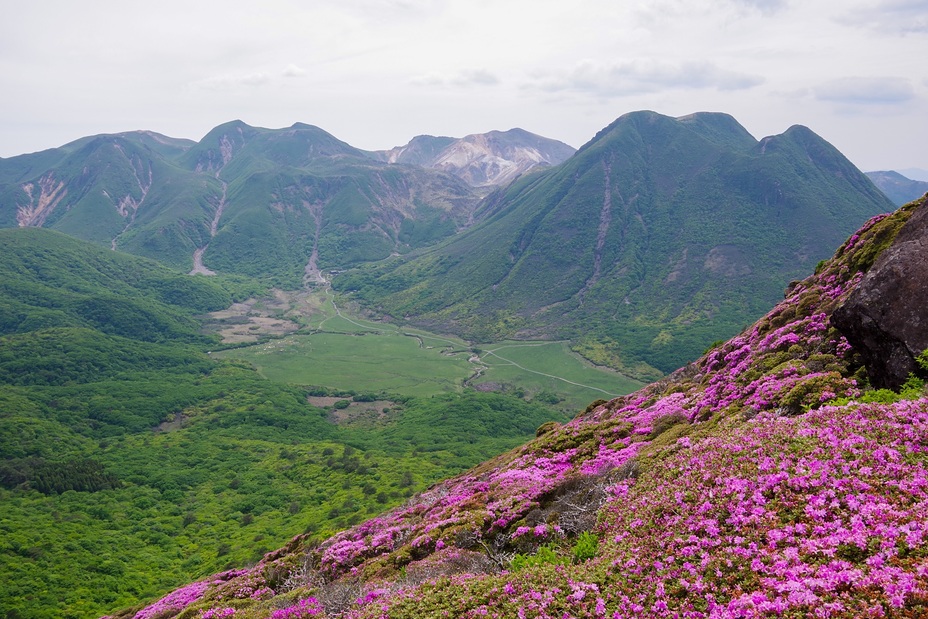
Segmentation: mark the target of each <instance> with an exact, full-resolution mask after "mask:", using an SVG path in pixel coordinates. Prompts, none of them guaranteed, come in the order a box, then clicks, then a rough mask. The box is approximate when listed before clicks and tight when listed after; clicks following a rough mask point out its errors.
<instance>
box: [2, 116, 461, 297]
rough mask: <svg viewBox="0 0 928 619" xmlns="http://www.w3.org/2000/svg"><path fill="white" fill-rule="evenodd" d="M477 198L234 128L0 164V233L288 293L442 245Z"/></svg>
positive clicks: (282, 136) (325, 146)
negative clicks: (329, 274)
mask: <svg viewBox="0 0 928 619" xmlns="http://www.w3.org/2000/svg"><path fill="white" fill-rule="evenodd" d="M477 199H478V197H477V195H476V194H475V193H474V191H473V189H472V188H471V187H469V186H468V185H467V184H466V183H464V182H463V181H462V180H460V179H459V178H458V177H456V176H453V175H451V174H446V173H443V172H440V171H436V170H431V169H425V168H421V167H415V166H408V165H387V164H386V163H382V162H378V161H375V160H373V159H372V158H371V157H369V156H368V155H366V154H365V153H363V152H362V151H360V150H358V149H355V148H354V147H352V146H350V145H348V144H346V143H344V142H342V141H340V140H338V139H337V138H335V137H334V136H332V135H330V134H329V133H327V132H325V131H323V130H322V129H319V128H318V127H313V126H311V125H306V124H302V123H297V124H295V125H293V126H292V127H289V128H286V129H278V130H271V129H260V128H256V127H250V126H249V125H246V124H245V123H243V122H240V121H234V122H230V123H226V124H224V125H220V126H218V127H216V128H215V129H213V130H212V131H210V132H209V133H208V134H207V135H206V136H205V137H204V138H203V139H202V140H200V141H199V142H197V143H194V142H191V141H189V140H175V139H172V138H167V137H164V136H160V135H158V134H154V133H151V132H130V133H121V134H114V135H100V136H94V137H88V138H83V139H81V140H78V141H76V142H72V143H71V144H68V145H65V146H63V147H61V148H58V149H51V150H49V151H44V152H42V153H36V154H32V155H23V156H20V157H12V158H9V159H3V160H0V227H17V226H19V227H22V226H29V227H47V228H53V229H56V230H59V231H61V232H65V233H67V234H69V235H72V236H75V237H78V238H81V239H85V240H90V241H93V242H96V243H98V244H101V245H104V246H107V247H110V248H112V249H119V250H122V251H127V252H130V253H133V254H138V255H142V256H147V257H150V258H155V259H157V260H159V261H161V262H164V263H165V264H169V265H172V266H175V267H178V268H181V269H185V270H192V271H194V272H200V273H206V274H210V273H212V272H214V271H222V272H235V273H242V274H247V275H251V276H259V277H265V278H269V279H271V280H272V281H274V282H276V283H279V284H281V285H287V286H290V287H298V286H299V285H301V283H303V279H304V278H305V279H306V280H308V281H313V280H319V279H320V278H321V277H322V275H321V270H322V269H328V268H338V267H345V266H350V265H354V264H358V263H360V262H364V261H367V260H377V259H381V258H385V257H387V256H389V255H390V254H391V253H397V252H398V253H404V252H407V251H409V250H410V249H412V248H416V247H421V246H424V245H427V244H429V243H432V242H435V241H436V240H439V239H441V238H443V237H446V236H449V235H451V234H453V233H455V232H456V231H457V230H458V228H459V227H460V226H462V225H463V224H464V223H465V222H467V221H469V219H470V216H471V212H472V210H473V207H474V206H475V205H476V203H477Z"/></svg>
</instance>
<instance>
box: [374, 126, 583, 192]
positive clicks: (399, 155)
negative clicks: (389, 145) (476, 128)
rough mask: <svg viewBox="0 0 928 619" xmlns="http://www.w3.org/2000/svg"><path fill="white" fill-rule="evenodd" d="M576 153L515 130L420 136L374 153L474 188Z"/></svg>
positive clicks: (502, 182)
mask: <svg viewBox="0 0 928 619" xmlns="http://www.w3.org/2000/svg"><path fill="white" fill-rule="evenodd" d="M574 152H575V151H574V149H573V147H571V146H568V145H567V144H564V143H563V142H559V141H557V140H552V139H550V138H545V137H542V136H540V135H536V134H534V133H531V132H529V131H526V130H525V129H521V128H513V129H509V130H507V131H497V130H494V131H489V132H487V133H474V134H470V135H467V136H465V137H463V138H449V137H433V136H424V135H423V136H417V137H415V138H413V139H412V140H410V142H409V143H408V144H406V145H405V146H398V147H396V148H393V149H391V150H388V151H377V152H375V153H371V154H372V156H374V157H375V158H377V159H379V160H381V161H386V162H388V163H406V164H412V165H421V166H424V167H428V168H433V169H437V170H442V171H444V172H449V173H451V174H454V175H455V176H458V177H459V178H462V179H464V180H465V181H466V182H467V183H468V184H470V185H471V186H474V187H492V186H499V185H506V184H508V183H510V182H512V180H513V179H515V178H516V177H518V176H520V175H521V174H524V173H525V172H527V171H529V170H531V169H533V168H536V167H539V166H551V165H557V164H559V163H561V162H563V161H565V160H567V159H568V158H569V157H570V156H572V155H573V153H574Z"/></svg>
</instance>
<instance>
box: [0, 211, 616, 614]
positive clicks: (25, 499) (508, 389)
mask: <svg viewBox="0 0 928 619" xmlns="http://www.w3.org/2000/svg"><path fill="white" fill-rule="evenodd" d="M0 249H2V252H3V255H4V257H5V260H4V263H3V265H2V266H0V269H2V275H3V278H2V285H0V308H2V313H0V316H2V320H0V329H2V333H0V457H2V460H0V531H2V536H0V571H2V573H3V574H4V576H5V577H4V581H3V583H2V585H0V616H7V617H17V616H19V617H74V618H84V617H93V616H98V615H100V614H102V613H104V612H106V611H108V610H112V609H116V608H120V607H125V606H128V605H132V604H134V603H136V602H137V601H139V600H145V599H151V598H153V597H156V596H158V595H160V594H161V593H163V592H164V591H166V590H168V589H170V588H172V587H175V586H177V585H179V584H180V583H183V582H186V581H189V580H191V579H194V578H198V577H200V576H203V575H205V574H209V573H213V572H216V571H217V570H222V569H226V568H232V567H236V566H241V565H245V564H248V563H252V562H254V561H257V560H258V559H260V558H261V556H262V555H263V554H264V553H265V552H267V551H269V550H270V549H273V548H276V547H278V546H280V545H282V544H284V543H285V542H286V541H287V540H288V539H289V538H291V537H292V536H294V535H297V534H301V533H306V532H310V533H312V534H314V535H318V536H319V537H320V538H322V537H325V536H327V535H329V534H331V533H333V532H335V531H337V530H339V529H341V528H344V527H346V526H349V525H351V524H354V523H357V522H359V521H361V520H362V519H364V518H367V517H370V516H372V515H375V514H377V513H380V512H381V511H383V510H384V509H387V508H389V507H391V506H394V505H396V504H398V503H401V502H402V501H404V500H406V498H407V497H408V496H410V495H411V494H412V493H414V492H416V491H418V490H421V489H422V488H424V487H427V486H428V485H430V484H432V483H434V482H436V481H438V480H439V479H443V478H445V477H447V476H449V475H453V474H456V473H458V472H460V471H462V470H465V469H467V468H468V467H471V466H473V465H475V464H477V463H479V462H481V461H483V460H485V459H487V458H489V457H492V456H494V455H495V454H497V453H500V452H502V451H504V450H506V449H509V448H511V447H513V446H515V445H517V444H519V443H521V442H523V441H524V440H526V439H527V438H529V437H531V436H533V435H534V433H535V430H536V428H538V427H539V426H540V425H542V424H544V423H546V422H549V421H552V420H556V421H566V420H567V419H569V418H570V417H571V416H572V415H573V414H575V413H576V412H577V410H578V408H582V407H583V406H585V405H586V403H588V402H589V401H590V400H591V399H593V398H594V397H595V396H591V394H590V392H584V391H583V389H585V388H583V387H580V386H579V385H577V384H572V383H589V384H591V385H600V387H599V388H602V385H604V384H606V385H608V386H609V390H610V391H619V390H621V389H623V388H624V387H623V385H625V383H623V382H622V381H621V380H616V381H615V382H610V381H611V379H612V378H613V377H614V376H615V375H612V374H608V373H604V372H601V371H598V370H595V369H592V368H589V367H586V368H580V362H579V360H577V359H576V357H575V356H572V354H571V353H569V352H568V351H567V350H566V349H565V348H563V347H562V346H561V345H559V344H550V343H545V344H543V345H542V346H543V347H544V348H546V349H549V348H550V349H551V351H553V352H549V353H548V354H546V355H544V357H545V358H546V359H547V361H546V362H545V364H543V365H539V366H538V368H539V369H537V370H530V371H529V373H528V374H520V373H518V372H516V373H513V372H511V368H510V372H509V373H502V372H499V371H498V369H497V368H496V367H495V365H496V364H498V363H500V359H499V358H493V357H492V356H490V351H495V352H496V354H499V355H504V356H505V354H506V353H508V352H514V350H516V349H508V348H506V347H505V346H502V347H497V346H495V345H491V346H486V347H485V349H484V352H483V353H482V359H483V360H485V363H483V362H481V363H477V362H472V361H471V360H470V359H471V358H472V357H475V356H476V355H475V353H474V351H472V350H471V349H470V347H469V346H468V345H466V344H465V343H464V342H463V341H460V340H452V339H447V338H442V337H440V336H434V335H432V334H429V333H426V332H423V331H419V330H405V329H404V330H400V329H398V328H396V327H393V326H391V325H388V324H385V323H379V322H372V321H370V320H366V319H362V318H360V317H357V316H354V315H353V314H349V313H346V312H345V310H342V309H338V310H336V306H335V304H334V301H333V299H332V297H331V294H330V293H328V292H327V291H325V290H319V291H317V292H305V291H304V292H300V293H281V292H279V291H276V292H274V291H272V292H267V291H266V289H264V288H263V287H262V286H261V285H258V284H256V283H254V282H251V281H249V280H246V279H244V278H238V279H235V278H231V277H228V276H224V277H216V278H204V277H190V276H186V275H180V274H178V273H176V272H175V271H171V270H169V269H166V268H164V267H161V266H160V265H158V264H156V263H154V262H151V261H148V260H145V259H140V258H134V257H132V256H127V255H124V254H120V253H115V252H112V251H110V250H108V249H105V248H100V247H96V246H94V245H90V244H87V243H84V242H81V241H77V240H74V239H72V238H70V237H66V236H64V235H61V234H59V233H56V232H52V231H47V230H40V229H32V228H26V229H20V230H5V231H0ZM281 299H283V301H282V300H281ZM289 299H292V300H293V303H292V304H291V303H290V301H289ZM230 304H231V307H230ZM236 308H237V312H238V313H236ZM217 333H222V337H225V338H226V339H227V341H228V343H226V344H223V343H222V339H221V337H220V336H219V335H217ZM287 333H289V335H287ZM249 338H250V339H251V340H252V341H254V342H256V343H254V344H251V345H250V347H242V346H243V345H245V346H248V340H249ZM269 349H276V352H275V354H273V355H268V354H266V352H267V351H268V350H269ZM262 353H264V354H262ZM249 356H253V359H254V360H255V363H256V365H258V366H260V367H261V371H262V372H263V373H265V374H266V375H267V376H269V377H270V378H272V379H273V380H268V379H267V378H265V377H263V376H262V375H261V374H259V372H257V371H256V370H255V367H254V366H252V364H251V363H248V362H242V361H238V360H236V359H235V357H243V358H249ZM226 357H228V359H227V358H226ZM559 357H561V358H563V359H565V360H568V359H572V360H573V361H572V362H573V363H574V364H576V365H577V366H578V368H580V369H576V368H575V369H571V370H569V371H565V376H564V378H565V379H566V380H560V379H550V378H546V379H545V380H548V381H551V380H553V381H554V382H553V383H542V382H537V381H536V382H532V381H533V380H534V378H533V377H535V376H537V375H536V374H532V373H531V372H532V371H535V372H547V373H552V372H551V371H550V370H551V367H553V366H552V365H551V363H552V359H556V358H559ZM507 358H508V357H507ZM539 358H540V357H539ZM494 359H495V360H494ZM365 360H366V361H367V363H362V362H363V361H365ZM512 361H513V362H516V363H518V364H519V365H522V366H523V367H526V368H532V367H533V366H531V364H530V363H529V362H528V361H527V360H526V359H524V358H521V357H519V358H517V357H515V356H513V357H512ZM267 362H269V363H267ZM506 363H509V362H506ZM555 365H556V363H555ZM478 367H479V368H484V369H483V374H478V372H477V370H476V368H478ZM313 368H316V369H315V370H313ZM352 368H353V369H352ZM320 369H321V370H324V372H320V371H319V370H320ZM594 376H598V378H594ZM468 378H472V379H473V380H474V381H475V382H477V379H478V378H479V379H480V380H496V381H498V382H499V384H498V385H495V386H493V387H492V388H494V389H498V390H501V391H502V392H500V393H493V392H480V391H477V390H474V389H466V388H464V383H465V381H466V380H467V379H468ZM597 380H598V381H599V382H597ZM567 381H571V382H567ZM604 381H605V382H604ZM299 385H303V386H299ZM631 388H632V387H628V388H627V389H631ZM593 393H598V392H593ZM526 399H532V400H533V401H532V402H527V401H526Z"/></svg>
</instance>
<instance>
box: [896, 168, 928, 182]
mask: <svg viewBox="0 0 928 619" xmlns="http://www.w3.org/2000/svg"><path fill="white" fill-rule="evenodd" d="M896 171H897V172H899V173H900V174H902V175H903V176H906V177H908V178H911V179H912V180H916V181H928V170H923V169H922V168H903V169H901V170H896Z"/></svg>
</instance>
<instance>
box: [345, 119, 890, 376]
mask: <svg viewBox="0 0 928 619" xmlns="http://www.w3.org/2000/svg"><path fill="white" fill-rule="evenodd" d="M682 118H683V120H680V119H674V118H670V117H667V116H662V115H660V114H657V113H655V112H647V111H645V112H633V113H629V114H626V115H623V116H621V117H620V118H618V119H617V120H616V121H615V122H613V123H612V124H610V125H609V126H608V127H606V128H604V129H603V130H602V131H600V132H599V133H598V134H597V135H596V136H595V137H594V138H593V139H592V140H590V142H588V143H587V144H585V145H584V146H583V147H581V148H580V149H579V150H578V152H577V153H576V154H575V155H574V156H573V157H572V158H571V159H569V160H568V161H566V162H565V163H563V164H561V165H560V166H557V167H555V168H551V169H548V170H546V171H543V172H539V173H537V174H533V175H530V176H528V177H525V178H522V179H519V180H517V181H516V182H514V183H512V184H511V185H509V186H507V187H506V188H504V189H501V190H498V191H497V192H495V193H493V194H491V195H490V196H489V197H488V198H487V199H485V200H484V202H483V203H482V204H481V206H479V207H478V210H477V214H478V216H479V217H480V220H479V223H478V224H477V225H475V226H474V227H472V228H470V229H468V230H466V231H464V232H463V233H461V234H459V235H457V236H455V237H453V238H451V239H449V240H447V241H445V242H443V243H442V244H440V245H437V246H435V247H433V248H430V249H426V250H422V251H420V252H416V253H415V254H411V255H410V256H409V257H408V258H394V259H392V261H387V262H385V263H381V264H376V265H368V266H365V267H363V268H361V269H358V270H356V271H353V272H350V273H348V274H344V275H341V276H339V278H336V280H335V282H334V285H335V286H336V287H337V288H338V289H340V290H342V291H345V292H351V293H353V294H355V295H356V296H357V297H358V299H359V301H361V302H362V303H364V304H366V305H368V306H369V307H371V308H372V309H374V311H377V312H380V313H383V314H387V315H391V316H394V317H397V318H400V317H403V318H406V319H412V320H413V322H418V323H419V324H423V325H424V326H427V327H428V328H432V329H438V330H441V329H449V330H451V331H452V332H455V333H458V334H463V335H465V337H469V338H472V339H475V340H478V341H480V340H487V341H492V340H494V339H499V338H501V337H513V336H515V337H522V338H532V337H536V338H537V337H555V338H566V339H572V340H574V341H575V345H577V348H578V349H579V351H580V352H581V354H586V355H588V356H589V357H591V358H592V360H594V361H597V362H604V361H605V363H606V364H607V365H612V366H613V367H617V366H618V367H623V366H624V368H623V371H626V373H628V372H627V370H632V373H635V372H637V373H638V375H639V376H651V377H652V378H653V377H655V376H656V375H657V374H659V373H665V372H669V371H671V370H673V369H674V368H675V367H678V366H679V365H680V364H681V363H683V362H684V361H685V360H686V359H689V358H693V357H694V356H695V355H696V354H697V353H698V352H699V351H701V350H703V349H704V348H705V346H707V345H708V344H709V343H711V342H712V341H714V340H716V339H718V338H719V337H721V336H722V335H723V334H724V333H725V332H726V331H727V334H728V335H730V334H731V333H734V332H737V330H738V329H740V328H741V327H742V326H743V324H744V323H745V322H747V321H748V320H749V319H750V318H751V317H752V316H757V315H759V314H760V313H761V312H762V311H763V308H764V307H766V306H769V304H770V303H772V302H774V301H775V300H776V298H778V297H779V295H780V294H781V291H782V289H783V287H784V286H785V285H786V283H787V282H788V281H789V280H790V279H793V278H795V277H797V276H798V275H800V274H801V273H802V270H803V269H805V270H808V269H810V268H811V267H812V266H814V264H815V262H817V261H818V260H819V259H822V258H824V257H825V256H826V253H825V252H827V248H828V247H829V245H837V244H838V243H840V239H842V238H845V237H846V235H847V234H849V233H850V232H852V231H853V230H854V226H855V225H856V224H855V223H853V222H852V221H851V220H854V221H856V222H857V224H859V223H861V222H862V221H864V220H866V219H867V218H868V217H869V216H872V215H874V214H877V213H879V212H886V211H889V210H892V208H893V206H892V204H891V203H890V202H889V201H888V200H887V199H886V198H885V196H883V195H882V194H881V193H880V192H879V191H878V190H877V189H876V188H875V187H874V186H873V185H872V183H870V181H869V180H868V179H867V178H866V177H864V176H863V174H862V173H860V172H859V171H858V170H857V169H856V168H855V167H854V166H853V164H851V163H850V162H849V161H847V159H846V158H844V157H843V155H841V154H840V153H839V152H838V151H837V149H835V148H834V147H833V146H831V145H830V144H828V143H827V142H825V141H824V140H822V139H821V138H820V137H818V136H816V135H815V134H814V133H813V132H812V131H811V130H809V129H807V128H803V127H792V128H790V129H788V130H787V131H786V132H784V133H783V134H781V135H779V136H769V137H767V138H764V139H763V140H760V141H758V140H754V139H753V138H752V137H750V134H748V133H747V131H746V130H744V129H743V127H741V126H740V125H739V124H737V121H735V120H734V119H733V118H732V117H730V116H728V115H726V114H715V113H700V114H696V115H690V116H686V117H682ZM758 293H760V295H758ZM745 308H748V309H747V311H745ZM722 324H726V325H727V326H725V327H721V325H722ZM589 325H594V326H593V327H592V331H593V332H592V333H591V328H590V326H589ZM694 325H695V327H697V328H694ZM700 325H703V326H706V327H707V330H706V331H705V332H704V333H703V335H701V336H697V337H696V338H693V337H692V334H693V333H695V332H696V331H697V330H698V328H699V327H700ZM710 325H714V327H710ZM700 338H701V339H700ZM579 339H585V340H586V342H578V340H579ZM610 349H611V350H612V351H616V350H620V351H622V354H624V356H625V361H622V360H621V359H618V358H617V357H616V355H615V354H614V352H613V353H610V352H609V350H610ZM683 350H686V351H687V352H686V353H685V354H679V353H680V352H681V351H683ZM607 359H608V361H606V360H607ZM642 362H644V363H646V364H647V365H646V366H642V365H641V363H642ZM655 367H656V368H658V370H659V372H658V373H654V372H653V368H655Z"/></svg>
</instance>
